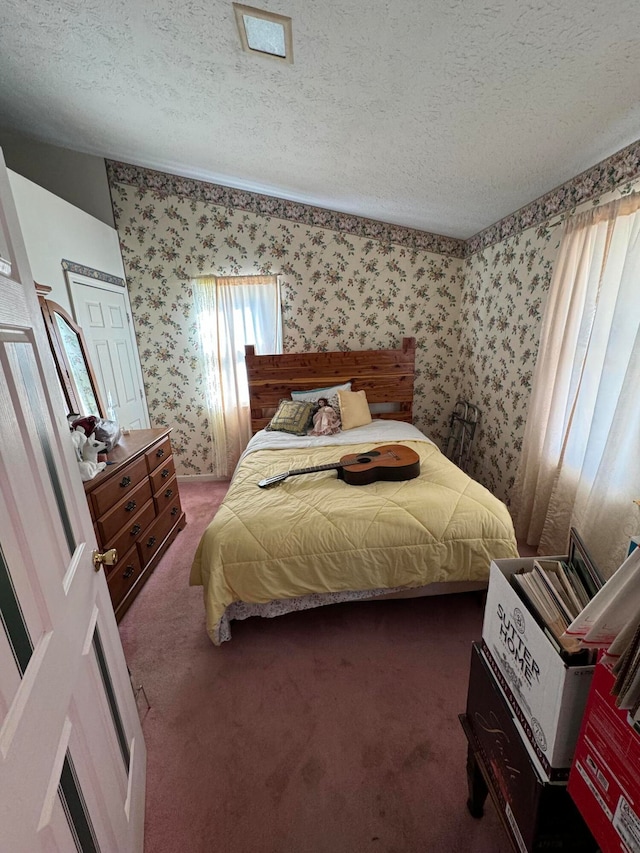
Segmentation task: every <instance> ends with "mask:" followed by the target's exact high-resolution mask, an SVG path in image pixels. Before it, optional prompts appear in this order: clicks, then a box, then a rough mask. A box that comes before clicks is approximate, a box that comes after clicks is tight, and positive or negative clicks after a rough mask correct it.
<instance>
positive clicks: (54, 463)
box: [0, 156, 145, 853]
mask: <svg viewBox="0 0 640 853" xmlns="http://www.w3.org/2000/svg"><path fill="white" fill-rule="evenodd" d="M0 227H1V228H2V229H3V233H4V235H5V238H6V239H5V242H6V243H7V245H8V252H9V255H10V257H9V260H10V263H11V268H10V276H11V277H7V276H5V275H3V274H1V273H0V617H1V618H0V849H1V850H12V851H13V850H15V851H23V850H24V851H27V850H28V851H30V853H31V851H34V853H37V851H44V850H47V851H49V850H59V851H65V853H66V851H74V850H79V849H82V850H88V851H90V850H96V851H98V850H102V851H112V850H113V851H118V853H120V851H123V853H129V851H139V850H141V849H142V836H143V824H144V772H145V748H144V742H143V739H142V732H141V729H140V722H139V719H138V715H137V709H136V705H135V700H134V696H133V692H132V689H131V684H130V682H129V677H128V672H127V667H126V663H125V660H124V655H123V652H122V646H121V644H120V639H119V636H118V631H117V626H116V623H115V617H114V614H113V608H112V606H111V602H110V599H109V594H108V590H107V585H106V580H105V577H104V573H103V572H102V571H99V572H96V571H94V567H93V560H92V551H93V550H94V549H95V547H96V542H95V534H94V531H93V527H92V523H91V518H90V515H89V509H88V506H87V502H86V498H85V494H84V489H83V485H82V481H81V479H80V474H79V470H78V465H77V462H76V459H75V455H74V451H73V448H72V445H71V440H70V437H69V430H68V425H67V423H66V418H65V414H64V413H65V411H66V410H65V406H64V402H63V398H62V395H61V392H60V387H59V384H58V383H57V382H56V373H55V367H54V364H53V360H52V356H51V352H50V350H49V347H48V343H47V339H46V333H45V329H44V325H43V320H42V315H41V313H40V308H39V305H38V302H37V298H36V292H35V287H34V285H33V281H32V280H31V277H30V273H29V268H28V263H27V260H26V256H25V253H24V246H23V244H22V240H21V237H20V233H19V228H18V225H17V217H16V215H15V208H14V206H13V200H12V198H11V195H10V189H9V184H8V179H7V174H6V170H5V168H4V163H3V161H2V158H1V156H0Z"/></svg>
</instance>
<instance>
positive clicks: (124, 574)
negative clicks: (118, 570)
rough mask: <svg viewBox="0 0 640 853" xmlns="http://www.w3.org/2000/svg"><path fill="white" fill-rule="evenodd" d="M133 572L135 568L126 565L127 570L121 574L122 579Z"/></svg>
mask: <svg viewBox="0 0 640 853" xmlns="http://www.w3.org/2000/svg"><path fill="white" fill-rule="evenodd" d="M134 572H135V568H134V567H133V566H127V570H126V571H125V572H123V574H122V578H123V580H126V579H127V578H130V577H131V575H132V574H133V573H134Z"/></svg>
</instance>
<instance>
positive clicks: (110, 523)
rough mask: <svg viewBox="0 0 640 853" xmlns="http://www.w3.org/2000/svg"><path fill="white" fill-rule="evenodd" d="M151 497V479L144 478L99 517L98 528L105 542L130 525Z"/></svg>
mask: <svg viewBox="0 0 640 853" xmlns="http://www.w3.org/2000/svg"><path fill="white" fill-rule="evenodd" d="M150 497H151V485H150V483H149V480H143V481H142V483H139V484H138V485H137V486H136V487H135V488H134V490H133V491H132V492H130V493H129V494H128V495H125V496H124V498H122V500H120V501H119V502H118V503H117V504H116V505H115V506H114V507H113V509H110V510H109V512H107V513H105V515H103V516H102V518H99V519H98V530H99V531H100V538H101V539H102V541H103V542H108V541H110V540H111V539H113V537H114V536H116V534H118V533H119V532H120V531H121V530H122V528H123V527H125V525H126V526H128V525H129V522H130V521H131V519H132V518H133V517H134V516H135V515H136V513H137V512H138V511H139V510H140V509H141V508H142V506H143V505H144V504H145V503H146V502H147V501H148V500H149V498H150Z"/></svg>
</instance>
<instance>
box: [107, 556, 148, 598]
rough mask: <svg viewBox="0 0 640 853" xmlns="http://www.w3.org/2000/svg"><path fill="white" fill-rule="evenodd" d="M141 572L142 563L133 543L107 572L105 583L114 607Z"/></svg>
mask: <svg viewBox="0 0 640 853" xmlns="http://www.w3.org/2000/svg"><path fill="white" fill-rule="evenodd" d="M141 574H142V563H141V562H140V555H139V554H138V551H137V548H136V547H135V545H134V546H133V548H130V549H129V551H127V553H126V554H125V555H124V557H121V558H120V559H119V560H118V562H117V563H116V564H115V566H114V567H113V568H112V569H111V571H110V572H109V575H108V577H107V585H108V587H109V595H110V596H111V601H112V603H113V606H114V607H117V606H118V604H119V603H120V602H121V601H122V599H123V598H124V597H125V595H126V594H127V592H128V591H129V590H130V589H131V587H132V586H133V585H134V583H135V582H136V581H137V580H138V578H139V577H140V575H141Z"/></svg>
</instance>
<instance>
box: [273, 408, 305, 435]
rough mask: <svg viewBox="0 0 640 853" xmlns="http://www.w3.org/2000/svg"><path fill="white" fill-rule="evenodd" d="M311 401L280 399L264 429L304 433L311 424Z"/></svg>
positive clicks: (293, 433)
mask: <svg viewBox="0 0 640 853" xmlns="http://www.w3.org/2000/svg"><path fill="white" fill-rule="evenodd" d="M312 414H313V403H311V402H305V401H303V400H281V402H280V405H279V406H278V410H277V411H276V413H275V415H274V416H273V417H272V418H271V420H270V421H269V423H268V424H267V426H266V427H265V429H268V430H274V431H276V432H289V433H291V434H292V435H306V434H307V429H308V428H309V426H310V424H311V416H312Z"/></svg>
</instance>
